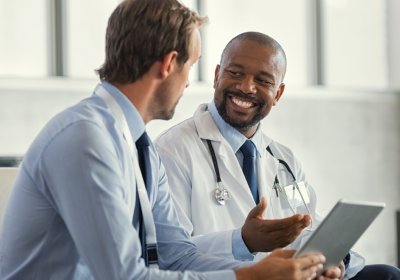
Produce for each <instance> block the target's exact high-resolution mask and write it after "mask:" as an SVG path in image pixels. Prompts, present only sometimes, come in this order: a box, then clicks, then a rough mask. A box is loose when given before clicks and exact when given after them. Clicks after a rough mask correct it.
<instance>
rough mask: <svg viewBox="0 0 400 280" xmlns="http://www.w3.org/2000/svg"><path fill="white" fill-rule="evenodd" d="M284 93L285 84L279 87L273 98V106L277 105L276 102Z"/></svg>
mask: <svg viewBox="0 0 400 280" xmlns="http://www.w3.org/2000/svg"><path fill="white" fill-rule="evenodd" d="M284 91H285V84H284V83H281V84H280V85H279V88H278V91H277V92H276V95H275V98H274V103H273V105H274V106H275V105H276V104H277V103H278V101H279V99H280V98H281V97H282V95H283V92H284Z"/></svg>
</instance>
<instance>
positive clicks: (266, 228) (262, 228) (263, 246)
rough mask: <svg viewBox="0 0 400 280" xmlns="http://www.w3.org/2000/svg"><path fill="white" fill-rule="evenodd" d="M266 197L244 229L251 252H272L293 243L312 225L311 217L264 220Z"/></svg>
mask: <svg viewBox="0 0 400 280" xmlns="http://www.w3.org/2000/svg"><path fill="white" fill-rule="evenodd" d="M265 209H267V201H266V199H265V197H262V198H261V201H260V203H259V204H258V205H256V207H254V208H253V209H252V210H251V211H250V213H249V215H248V216H247V218H246V221H245V222H244V225H243V227H242V238H243V241H244V243H245V244H246V246H247V248H248V249H249V251H250V252H270V251H272V250H274V249H276V248H281V247H285V246H287V245H288V244H290V243H292V242H293V241H294V240H295V239H296V238H297V236H298V235H299V234H300V233H301V232H302V230H303V229H304V228H306V227H307V226H309V225H310V224H311V217H310V215H300V214H297V215H294V216H291V217H288V218H284V219H276V220H264V218H263V213H264V211H265Z"/></svg>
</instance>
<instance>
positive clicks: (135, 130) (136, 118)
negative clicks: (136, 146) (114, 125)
mask: <svg viewBox="0 0 400 280" xmlns="http://www.w3.org/2000/svg"><path fill="white" fill-rule="evenodd" d="M101 86H102V87H104V88H105V89H106V90H107V91H108V92H109V93H110V94H111V95H112V97H114V99H115V101H116V102H117V103H118V105H119V106H120V107H121V109H122V111H123V113H124V115H125V118H126V121H127V122H128V126H129V130H130V131H131V134H132V138H133V141H134V142H136V140H138V139H139V137H140V136H141V135H142V134H143V132H144V131H145V129H146V127H145V124H144V121H143V119H142V116H141V115H140V114H139V112H138V110H137V109H136V107H135V106H134V105H133V104H132V102H131V101H130V100H129V99H128V97H126V96H125V94H123V93H122V92H121V91H120V90H119V89H118V88H116V87H115V86H113V85H112V84H110V83H108V82H106V81H102V82H101Z"/></svg>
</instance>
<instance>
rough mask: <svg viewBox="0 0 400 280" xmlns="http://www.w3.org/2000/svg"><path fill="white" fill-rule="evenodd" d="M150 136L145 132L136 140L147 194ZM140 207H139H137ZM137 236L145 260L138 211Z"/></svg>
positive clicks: (148, 186) (142, 228)
mask: <svg viewBox="0 0 400 280" xmlns="http://www.w3.org/2000/svg"><path fill="white" fill-rule="evenodd" d="M149 146H150V138H149V136H148V135H147V133H146V132H143V134H142V136H140V137H139V139H138V140H137V141H136V149H137V151H138V159H139V167H140V171H141V173H142V176H143V180H144V185H145V186H146V190H147V195H148V194H149V188H150V186H151V165H150V157H149ZM139 209H140V207H139ZM139 238H140V241H141V245H142V257H143V258H144V259H145V260H146V232H145V228H144V223H143V215H142V212H141V211H140V215H139Z"/></svg>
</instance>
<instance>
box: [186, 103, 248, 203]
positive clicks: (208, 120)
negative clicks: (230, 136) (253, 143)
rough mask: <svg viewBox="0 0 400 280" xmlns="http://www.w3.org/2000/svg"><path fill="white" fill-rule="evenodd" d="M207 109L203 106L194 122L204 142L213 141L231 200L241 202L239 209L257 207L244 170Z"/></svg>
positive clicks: (196, 114) (195, 115) (196, 113)
mask: <svg viewBox="0 0 400 280" xmlns="http://www.w3.org/2000/svg"><path fill="white" fill-rule="evenodd" d="M206 109H207V105H206V104H202V105H200V106H199V108H198V109H197V111H196V112H195V114H194V122H195V125H196V128H197V132H198V134H199V137H200V138H201V139H204V140H207V139H209V140H211V141H212V144H213V148H214V151H215V155H216V157H217V161H218V166H219V169H220V173H221V179H222V182H223V184H224V186H225V187H226V188H227V189H228V191H229V192H230V194H231V197H232V198H231V199H232V200H237V202H240V203H237V204H238V206H239V207H245V208H246V209H252V208H253V207H254V206H255V202H254V199H253V196H252V195H251V192H250V188H249V186H248V184H247V181H246V178H245V177H244V174H243V171H242V168H241V167H240V164H239V162H238V160H237V158H236V155H235V153H234V152H233V150H232V148H231V146H230V145H229V143H228V142H227V141H226V140H225V138H224V137H223V136H222V134H221V133H220V132H219V130H218V127H217V126H216V124H215V123H214V120H213V118H212V116H211V114H210V113H209V112H208V111H206Z"/></svg>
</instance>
